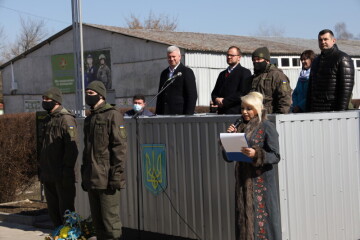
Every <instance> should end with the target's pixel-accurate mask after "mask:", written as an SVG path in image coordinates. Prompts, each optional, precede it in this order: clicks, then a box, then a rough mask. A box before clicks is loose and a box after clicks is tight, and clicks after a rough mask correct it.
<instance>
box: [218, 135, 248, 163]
mask: <svg viewBox="0 0 360 240" xmlns="http://www.w3.org/2000/svg"><path fill="white" fill-rule="evenodd" d="M220 141H221V143H222V145H223V147H224V150H225V151H226V156H227V158H228V160H229V161H241V162H252V159H251V158H249V157H248V156H246V155H245V154H243V153H242V152H241V150H242V149H243V148H248V143H247V141H246V137H245V133H220Z"/></svg>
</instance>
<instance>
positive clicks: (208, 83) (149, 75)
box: [2, 26, 360, 113]
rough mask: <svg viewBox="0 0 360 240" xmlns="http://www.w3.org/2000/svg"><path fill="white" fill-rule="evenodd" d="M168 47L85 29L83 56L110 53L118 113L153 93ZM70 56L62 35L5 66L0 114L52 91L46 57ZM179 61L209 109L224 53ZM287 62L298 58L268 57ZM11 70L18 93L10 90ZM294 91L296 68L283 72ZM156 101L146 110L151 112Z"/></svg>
mask: <svg viewBox="0 0 360 240" xmlns="http://www.w3.org/2000/svg"><path fill="white" fill-rule="evenodd" d="M167 47H168V45H167V44H161V43H154V42H151V41H147V40H143V39H138V38H134V37H129V36H125V35H121V34H116V33H112V32H109V31H104V30H100V29H97V28H93V27H89V26H84V51H85V52H86V51H96V50H109V51H110V55H111V72H112V82H113V88H114V89H115V98H116V101H115V102H114V103H116V104H117V105H118V106H119V107H129V106H130V103H131V98H132V96H133V95H135V94H144V95H145V96H146V98H147V101H149V100H150V99H152V97H153V96H154V95H155V94H156V93H157V90H158V84H159V77H160V73H161V71H162V70H163V69H165V68H166V67H167V66H168V63H167V59H166V48H167ZM72 51H73V35H72V31H69V32H66V33H64V34H63V35H61V36H59V37H58V38H56V39H54V40H53V41H51V42H49V43H48V44H45V45H44V46H42V47H41V48H39V49H37V50H35V51H34V52H31V53H29V54H28V55H26V56H25V57H24V58H22V59H19V60H17V61H16V62H14V63H13V65H12V66H11V65H8V66H7V67H5V68H4V69H3V70H2V78H3V93H4V104H5V113H16V112H24V111H25V110H26V109H25V106H24V102H25V101H26V100H33V99H41V94H42V93H43V92H44V91H45V90H46V89H48V88H50V87H51V86H53V83H52V66H51V56H53V55H57V54H66V53H71V52H72ZM182 55H183V57H182V61H183V63H184V64H185V65H187V66H189V67H190V68H192V69H193V71H194V73H195V76H196V84H197V91H198V101H197V105H202V106H208V105H209V102H210V98H211V92H212V90H213V88H214V86H215V83H216V79H217V77H218V74H219V73H220V72H221V71H222V70H224V69H225V68H226V67H227V64H226V55H225V53H211V52H196V51H186V50H182ZM272 57H278V58H281V57H290V58H297V57H298V56H295V55H289V56H286V55H285V56H272ZM241 64H242V65H243V66H244V67H246V68H249V69H250V70H251V71H252V70H253V65H252V61H251V56H250V55H245V56H243V57H242V58H241ZM12 67H13V72H14V80H15V81H16V82H17V91H16V92H13V95H12V93H11V90H12ZM283 71H284V73H285V74H286V75H287V76H288V77H289V79H290V85H291V87H292V89H294V88H295V86H296V82H297V79H298V75H299V72H300V67H288V68H283ZM359 77H360V70H359V69H358V70H357V73H356V85H355V88H354V91H353V98H355V99H356V98H360V85H359V84H357V79H359ZM64 99H65V100H64V103H63V105H64V106H65V107H67V108H68V109H72V110H74V109H75V96H74V94H66V95H65V96H64ZM155 103H156V101H154V102H153V103H151V104H150V105H149V106H155Z"/></svg>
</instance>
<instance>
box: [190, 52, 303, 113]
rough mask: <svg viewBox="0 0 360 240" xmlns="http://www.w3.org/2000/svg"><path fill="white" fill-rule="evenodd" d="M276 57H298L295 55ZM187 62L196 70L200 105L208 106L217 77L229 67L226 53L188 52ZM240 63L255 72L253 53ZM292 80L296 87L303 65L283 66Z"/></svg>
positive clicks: (243, 58)
mask: <svg viewBox="0 0 360 240" xmlns="http://www.w3.org/2000/svg"><path fill="white" fill-rule="evenodd" d="M276 57H279V58H281V57H298V56H294V55H289V56H286V55H284V56H276ZM185 64H186V65H187V66H189V67H190V68H191V69H193V70H194V73H195V76H196V84H197V91H198V96H199V99H198V105H201V106H208V105H209V103H210V100H211V92H212V90H213V89H214V87H215V84H216V80H217V77H218V75H219V73H220V72H221V71H223V70H224V69H226V68H227V67H228V64H227V63H226V55H225V54H224V53H199V52H187V53H186V54H185ZM240 64H241V65H242V66H243V67H245V68H248V69H250V71H251V72H252V73H253V71H254V69H253V68H254V67H253V63H252V58H251V55H244V56H243V57H242V58H241V60H240ZM281 69H282V70H283V72H284V73H285V75H286V76H288V78H289V80H290V86H291V88H292V89H295V87H296V83H297V80H298V77H299V73H300V71H301V67H286V68H281Z"/></svg>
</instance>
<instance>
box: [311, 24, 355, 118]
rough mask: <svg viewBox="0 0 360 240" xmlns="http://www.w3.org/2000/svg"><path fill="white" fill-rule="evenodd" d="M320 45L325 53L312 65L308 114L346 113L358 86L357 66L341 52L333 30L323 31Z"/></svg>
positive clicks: (322, 52) (320, 33)
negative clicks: (343, 111) (355, 81)
mask: <svg viewBox="0 0 360 240" xmlns="http://www.w3.org/2000/svg"><path fill="white" fill-rule="evenodd" d="M318 42H319V48H320V50H321V54H320V55H319V56H318V57H316V58H315V59H314V61H313V63H312V65H311V72H310V78H309V92H308V111H310V112H321V111H342V110H346V109H347V108H348V105H349V101H350V98H351V93H352V90H353V87H354V63H353V61H352V59H351V58H350V57H349V56H348V55H347V54H346V53H344V52H342V51H340V50H339V49H338V47H337V45H336V39H335V37H334V34H333V32H332V31H331V30H329V29H324V30H322V31H320V32H319V35H318Z"/></svg>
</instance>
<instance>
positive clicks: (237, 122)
mask: <svg viewBox="0 0 360 240" xmlns="http://www.w3.org/2000/svg"><path fill="white" fill-rule="evenodd" d="M242 122H243V119H242V117H241V118H238V119H236V121H235V122H234V123H233V125H234V127H235V129H237V128H238V127H239V126H240V124H241V123H242Z"/></svg>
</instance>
